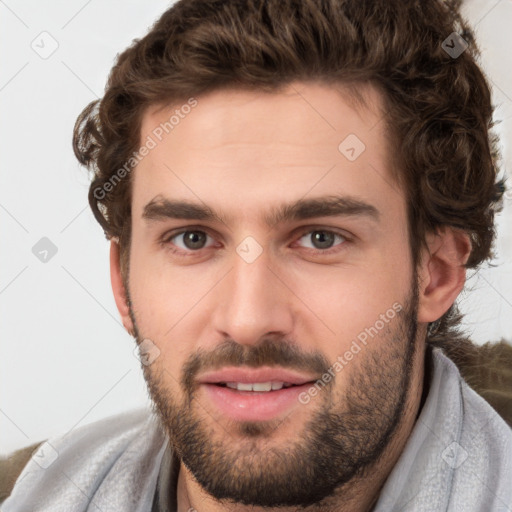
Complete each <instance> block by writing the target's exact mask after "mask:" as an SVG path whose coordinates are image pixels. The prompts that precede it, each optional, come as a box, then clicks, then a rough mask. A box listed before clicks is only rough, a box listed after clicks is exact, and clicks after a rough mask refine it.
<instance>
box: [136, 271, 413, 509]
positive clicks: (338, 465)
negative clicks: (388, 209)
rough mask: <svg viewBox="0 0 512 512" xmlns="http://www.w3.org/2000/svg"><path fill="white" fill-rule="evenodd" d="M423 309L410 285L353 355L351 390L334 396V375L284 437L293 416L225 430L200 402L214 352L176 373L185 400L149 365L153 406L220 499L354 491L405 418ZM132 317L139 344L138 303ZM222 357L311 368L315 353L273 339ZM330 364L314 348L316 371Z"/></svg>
mask: <svg viewBox="0 0 512 512" xmlns="http://www.w3.org/2000/svg"><path fill="white" fill-rule="evenodd" d="M413 282H416V281H415V280H414V281H413ZM417 307H418V291H417V288H416V287H412V290H411V293H410V296H409V298H408V300H407V302H406V304H405V307H404V308H403V309H402V310H401V311H400V312H398V313H397V315H396V317H395V318H394V319H393V321H392V322H390V324H388V326H387V327H386V328H384V329H383V331H382V332H381V333H380V334H379V336H378V337H375V338H373V339H372V341H371V343H370V344H368V345H367V346H364V347H362V348H361V351H360V353H358V354H357V355H356V356H355V357H354V359H356V358H357V360H358V361H357V366H356V365H354V369H355V370H356V371H352V372H351V375H350V378H349V379H348V385H347V387H346V389H344V390H341V391H340V390H337V391H338V392H337V393H336V389H335V386H334V383H335V380H336V379H334V380H333V381H331V383H332V384H333V385H331V386H326V387H325V388H324V389H323V390H322V391H323V392H322V393H320V394H319V395H318V396H316V397H315V398H314V399H312V401H311V402H310V403H309V404H307V405H301V404H298V406H300V407H311V409H312V411H313V412H312V413H311V418H310V419H309V420H308V421H307V422H306V423H305V425H304V426H303V427H302V429H301V430H296V431H294V432H296V437H295V438H294V439H290V440H289V441H287V442H286V443H284V444H283V443H281V444H280V445H279V444H275V443H272V439H271V436H272V433H273V432H277V431H278V429H279V428H280V427H282V426H284V425H286V423H287V421H288V419H285V420H284V421H283V420H280V421H269V422H243V423H242V422H239V423H229V424H228V428H223V427H222V426H220V425H216V424H215V421H214V420H213V418H212V417H211V416H210V415H209V414H207V413H206V412H205V410H204V409H205V407H203V406H202V405H201V404H200V403H199V401H198V400H197V396H196V391H197V383H196V382H195V380H194V377H195V376H196V374H197V373H198V372H199V371H202V370H204V367H205V362H206V361H210V360H209V359H208V356H209V354H205V353H196V354H191V356H190V357H189V358H188V359H187V362H186V363H185V365H184V366H183V368H182V374H181V376H180V378H179V383H180V389H179V393H180V394H181V396H183V397H184V399H183V400H182V401H181V403H180V402H179V401H178V400H176V399H174V398H173V397H174V396H176V394H177V393H176V391H175V390H174V391H173V390H171V389H169V388H168V387H167V386H168V385H167V383H170V384H171V385H173V384H174V386H175V387H176V384H175V383H176V380H177V379H175V378H173V377H171V376H170V375H169V374H168V372H167V371H166V370H165V369H163V368H161V367H158V366H156V365H154V364H153V365H150V366H144V365H143V366H142V368H143V372H144V377H145V380H146V383H147V386H148V391H149V394H150V397H151V399H152V401H153V408H154V411H155V413H156V414H157V416H158V417H159V419H160V421H161V424H162V427H163V428H164V429H165V431H166V433H167V435H168V437H169V440H170V443H171V446H172V447H173V449H174V450H175V451H176V453H177V454H178V456H179V458H180V460H181V462H182V463H183V464H184V465H185V466H186V467H187V468H188V470H189V471H190V472H191V473H192V474H193V476H194V478H195V479H196V480H197V481H198V483H199V484H200V485H201V486H202V487H203V488H204V490H205V491H206V492H207V493H208V494H210V495H211V496H213V497H214V498H216V499H217V500H219V501H220V500H226V501H228V502H234V503H238V504H243V505H252V506H260V507H309V506H312V505H315V504H320V503H322V502H326V500H328V499H329V498H332V497H334V496H335V495H339V494H340V492H343V491H344V490H348V489H350V485H351V483H353V482H354V481H356V480H357V479H358V478H360V477H362V476H363V475H364V474H365V472H366V471H368V469H369V468H371V466H372V465H373V464H374V463H375V462H376V461H377V460H378V459H379V457H380V456H381V454H382V453H383V451H384V450H385V448H386V447H387V446H388V444H389V443H390V440H391V439H392V437H393V434H394V433H395V432H396V431H397V429H398V427H399V426H400V424H401V420H402V416H403V412H404V407H405V403H406V400H407V397H408V394H409V390H410V387H411V377H412V370H413V361H414V358H415V353H416V350H417V340H416V334H417V327H418V326H417ZM130 314H131V317H132V321H133V324H134V328H135V335H136V339H137V340H138V342H140V341H141V340H142V339H143V336H141V335H140V332H139V330H138V327H137V326H136V323H135V316H134V314H133V311H132V309H131V305H130ZM370 345H371V346H370ZM262 354H263V356H262ZM215 356H216V358H215V361H216V362H219V361H221V360H222V361H225V362H226V364H228V363H229V364H233V363H234V362H235V361H237V362H238V363H240V364H248V365H251V366H256V365H255V364H254V363H255V362H256V361H260V362H261V361H262V360H264V361H265V362H270V361H273V362H274V364H280V365H281V366H284V367H295V368H297V367H303V368H304V366H307V364H308V361H309V360H310V357H311V356H309V355H304V353H303V352H300V353H298V352H296V349H295V348H293V347H292V346H291V345H290V344H287V343H286V342H285V341H280V342H276V341H275V340H273V339H265V340H263V341H262V343H261V344H260V345H257V346H256V345H255V346H250V347H247V346H245V347H242V346H240V345H239V344H236V343H235V342H233V341H231V342H226V343H225V344H223V346H222V351H220V352H219V351H218V352H215ZM294 358H295V359H294ZM363 358H364V359H363ZM283 359H284V360H285V361H286V362H283ZM293 362H297V364H295V365H294V364H292V363H293ZM354 362H355V361H354ZM325 364H328V361H326V360H325V357H323V356H322V355H321V354H317V357H316V359H315V358H312V359H311V365H313V366H310V369H311V370H315V373H316V372H318V370H319V365H325ZM349 364H350V365H352V364H353V362H351V363H349ZM331 365H332V362H331ZM324 369H325V370H327V368H324ZM347 370H350V369H349V368H344V369H343V370H342V371H344V372H345V371H347ZM290 416H292V417H293V411H292V412H291V415H290ZM290 421H291V419H290ZM287 428H289V425H288V427H287ZM299 428H300V427H299ZM229 429H230V431H229ZM289 437H291V435H290V436H289Z"/></svg>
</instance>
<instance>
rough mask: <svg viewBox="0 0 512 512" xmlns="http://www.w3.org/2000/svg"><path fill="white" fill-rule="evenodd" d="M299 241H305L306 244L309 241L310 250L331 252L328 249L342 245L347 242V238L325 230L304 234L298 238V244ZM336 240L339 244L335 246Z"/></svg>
mask: <svg viewBox="0 0 512 512" xmlns="http://www.w3.org/2000/svg"><path fill="white" fill-rule="evenodd" d="M301 240H305V241H306V243H307V242H308V241H309V242H310V243H311V245H310V247H309V248H311V249H314V250H317V251H320V252H331V251H330V249H332V248H333V247H336V246H337V245H343V243H344V242H346V241H347V238H346V237H345V236H343V235H341V234H340V233H336V232H335V231H329V230H327V229H315V230H312V231H308V232H307V233H305V234H304V235H303V236H301V237H300V238H299V240H298V241H299V242H300V241H301ZM337 240H338V241H339V242H340V243H338V244H336V245H335V242H336V241H337ZM306 247H307V246H306ZM335 250H336V249H335Z"/></svg>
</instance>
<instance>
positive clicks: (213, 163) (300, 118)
mask: <svg viewBox="0 0 512 512" xmlns="http://www.w3.org/2000/svg"><path fill="white" fill-rule="evenodd" d="M365 91H366V97H367V100H368V105H369V106H370V108H368V109H367V108H363V107H361V106H360V107H357V108H355V107H354V105H353V104H352V103H351V102H350V101H348V97H347V96H346V95H344V93H343V89H342V88H341V87H340V88H338V89H334V88H333V87H332V86H326V85H321V84H314V83H307V84H306V83H296V84H292V85H291V86H290V87H288V88H286V89H285V90H284V91H282V92H281V93H272V94H265V93H261V92H248V91H241V90H240V91H236V90H221V91H217V92H214V93H210V94H208V95H205V96H201V97H198V98H197V101H198V104H197V106H196V107H195V108H194V110H193V111H192V112H191V113H190V114H188V115H187V116H186V117H185V118H184V119H181V120H180V122H179V124H177V125H176V126H175V127H174V128H173V130H172V132H171V133H169V134H168V135H167V136H166V137H164V138H163V139H162V141H161V142H159V143H158V144H157V145H156V147H155V148H154V149H152V150H151V151H150V152H149V153H148V155H147V156H145V157H144V159H143V160H142V161H141V162H140V163H139V164H138V166H137V167H136V169H135V170H134V174H133V198H132V219H133V223H132V244H131V249H130V258H129V275H127V276H126V275H125V276H123V275H122V274H121V269H120V263H119V247H118V245H117V243H116V242H112V246H111V276H112V285H113V290H114V295H115V298H116V304H117V306H118V309H119V311H120V314H121V317H122V319H123V323H124V325H125V327H126V329H127V330H128V331H129V332H130V333H132V334H134V335H135V336H136V338H137V340H138V342H139V343H140V342H141V341H142V340H147V339H149V340H151V344H152V346H154V347H157V349H158V357H157V358H156V359H155V360H154V361H153V362H152V364H150V365H147V366H143V369H144V375H145V378H146V380H147V382H148V388H149V391H150V394H151V396H152V398H153V400H154V402H155V406H156V411H157V412H158V414H159V415H160V418H161V420H162V423H163V425H164V427H165V428H166V429H167V430H168V433H169V436H170V439H171V442H172V443H173V444H174V446H175V449H176V450H177V451H178V453H179V454H180V456H181V458H182V465H181V469H180V476H179V482H178V507H179V510H188V508H189V507H193V508H194V509H195V510H197V511H198V512H201V511H203V510H208V511H212V512H217V511H225V510H230V511H231V510H233V511H234V510H236V511H245V510H251V511H256V510H263V508H262V507H267V508H265V510H269V509H270V508H268V507H280V508H279V510H282V511H286V510H297V509H298V507H302V508H300V509H301V510H309V509H310V510H350V511H365V510H370V509H371V506H372V504H373V503H374V502H375V500H376V499H377V497H378V493H379V489H380V488H381V486H382V484H383V483H384V481H385V479H386V477H387V476H388V474H389V472H390V471H391V469H392V468H393V466H394V464H395V463H396V460H397V459H398V457H399V455H400V453H401V451H402V450H403V447H404V445H405V442H406V441H407V438H408V436H409V434H410V432H411V430H412V428H413V426H414V421H415V419H416V417H417V414H418V411H419V407H420V400H421V396H422V392H423V385H424V382H423V381H424V365H425V341H424V340H425V332H426V325H427V323H428V322H431V321H434V320H436V319H437V318H439V317H440V316H441V315H442V314H443V313H444V312H445V311H447V309H448V308H449V307H450V305H451V304H452V303H453V301H454V300H455V298H456V297H457V295H458V294H459V292H460V291H461V289H462V286H463V284H464V280H465V271H464V268H463V264H464V263H465V261H467V257H468V255H469V251H470V243H469V239H468V237H467V235H465V234H463V233H461V232H457V231H455V230H452V229H448V228H446V229H443V230H440V231H439V233H437V234H435V235H434V234H432V235H429V238H428V240H427V242H428V249H426V250H424V251H423V253H422V256H421V258H420V264H419V266H418V268H417V269H413V268H412V260H411V254H410V246H409V237H408V230H407V215H406V199H405V196H404V193H403V191H402V190H401V189H400V187H399V186H398V185H397V184H396V183H394V182H393V181H392V179H391V177H390V173H389V169H388V168H387V161H388V157H389V155H388V154H387V141H386V136H385V135H386V133H385V123H383V122H382V117H383V114H382V108H381V99H380V96H379V93H378V92H377V91H376V90H374V89H372V88H370V87H367V88H365ZM175 108H176V106H175V105H173V106H172V107H170V106H166V107H162V106H158V108H157V107H156V106H155V107H152V108H150V109H148V110H147V112H146V113H145V115H144V118H143V123H142V128H141V141H145V140H147V136H148V135H151V133H152V131H153V130H154V129H155V127H156V126H158V125H159V124H160V123H162V122H163V121H165V120H167V119H169V117H170V115H171V114H172V112H173V111H174V110H175ZM349 134H355V135H356V136H357V137H358V139H360V140H361V141H362V142H363V143H364V145H365V146H366V147H365V150H364V151H363V152H362V153H361V154H360V155H359V156H358V157H357V158H356V159H355V160H354V161H350V160H349V159H347V158H346V156H345V155H344V154H342V152H340V150H339V149H338V146H339V144H340V143H341V142H342V141H343V140H344V139H345V138H346V137H347V136H348V135H349ZM333 195H340V196H345V197H346V196H350V197H351V198H353V199H357V200H359V201H362V202H364V203H367V204H369V205H371V206H373V207H374V208H375V209H376V210H377V211H378V215H377V216H371V215H363V214H352V215H342V216H336V217H332V216H325V215H324V216H317V217H314V218H310V219H309V218H308V219H303V220H300V219H299V220H293V219H291V220H287V221H285V222H278V223H273V224H271V225H268V224H267V223H266V222H265V215H266V214H269V213H270V212H272V211H273V209H274V208H277V207H278V206H280V205H282V204H288V203H292V202H294V201H297V200H299V199H313V198H320V197H325V196H333ZM164 199H168V200H182V201H189V202H194V203H196V204H198V205H199V206H204V205H207V206H208V207H209V208H210V209H211V210H213V211H214V212H215V213H216V216H215V217H214V218H213V219H211V220H195V219H173V218H163V217H162V216H157V215H154V214H153V215H151V217H152V218H144V211H145V208H147V205H148V204H150V203H153V204H157V205H158V204H160V205H161V204H162V201H163V200H164ZM154 211H155V210H154V209H153V213H154ZM183 228H186V229H187V230H188V231H193V232H197V231H199V232H200V233H196V235H192V239H189V242H193V243H187V242H186V237H185V236H183V234H182V235H178V232H179V231H180V230H181V231H182V230H183ZM318 231H320V235H319V234H318ZM315 233H316V235H315ZM330 233H331V235H330ZM332 233H335V234H336V235H341V236H332ZM174 234H176V235H178V236H174V237H172V235H174ZM189 234H190V233H189ZM206 235H207V236H206ZM194 236H195V238H194ZM249 236H250V237H252V239H253V240H254V241H256V243H257V245H255V244H254V242H251V244H252V245H250V246H249V251H250V254H251V255H255V254H256V253H255V252H254V251H256V249H255V247H256V248H258V247H259V249H258V253H259V250H261V254H259V255H258V256H257V257H256V258H255V259H254V260H253V261H251V262H250V263H249V262H247V260H246V259H244V258H242V257H241V255H240V254H241V253H239V252H237V247H239V246H240V244H241V242H243V241H246V237H249ZM198 237H199V238H198ZM315 237H317V238H315ZM318 237H319V238H318ZM198 241H199V243H198ZM194 244H196V245H194ZM201 244H203V245H201ZM393 305H395V309H397V310H399V311H398V314H396V315H395V316H393V318H392V319H389V318H388V321H387V322H383V321H381V323H380V324H377V323H376V322H377V321H378V320H380V319H382V318H383V317H382V315H384V316H386V317H388V316H391V315H390V314H388V313H387V312H389V311H390V310H392V309H393ZM397 305H398V307H397ZM381 324H384V325H383V327H382V328H378V329H376V331H377V332H376V333H374V335H372V336H369V337H368V339H367V342H366V344H364V345H362V348H361V350H360V351H359V352H358V353H357V354H355V355H354V356H353V358H352V359H351V360H350V361H346V364H344V365H343V368H342V370H340V371H336V372H335V378H334V379H332V380H331V382H330V383H329V385H328V386H325V387H324V388H323V389H322V391H321V392H319V393H318V394H317V395H316V396H314V397H313V398H311V401H310V402H309V403H308V404H303V403H300V402H299V401H297V404H296V405H294V406H293V407H291V408H289V409H287V410H286V411H283V413H282V414H281V415H279V417H276V418H273V419H272V420H270V421H265V422H258V421H254V422H239V421H231V420H229V419H228V418H226V417H225V416H223V414H222V413H221V412H220V411H219V410H218V409H217V408H216V407H215V406H214V405H213V404H212V403H211V402H210V401H209V400H208V398H207V395H206V393H205V391H204V389H203V388H202V387H201V386H199V385H198V383H197V378H199V376H200V375H201V372H204V371H205V370H206V369H211V368H221V367H222V366H223V365H224V364H225V365H228V363H229V364H230V365H233V364H235V363H238V366H244V365H245V366H244V367H249V366H252V367H257V366H258V365H260V364H261V363H262V362H263V363H265V364H267V365H268V366H279V367H282V368H294V367H295V368H297V367H299V363H301V364H302V367H301V368H302V371H303V372H306V373H308V374H309V375H314V376H321V374H322V373H321V371H320V370H321V369H322V368H324V369H326V368H328V367H332V365H333V364H334V363H335V362H336V361H337V360H338V357H339V356H343V355H344V354H345V353H346V352H347V351H348V350H350V349H351V346H353V345H352V343H353V341H354V340H356V339H358V338H357V337H358V335H361V333H363V332H366V331H365V329H369V328H370V327H372V326H376V325H379V326H380V325H381ZM360 345H361V343H360ZM322 365H323V366H322ZM307 370H309V372H308V371H307ZM315 504H316V505H315Z"/></svg>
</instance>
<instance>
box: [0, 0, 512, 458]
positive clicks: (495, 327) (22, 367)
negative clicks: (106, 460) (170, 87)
mask: <svg viewBox="0 0 512 512" xmlns="http://www.w3.org/2000/svg"><path fill="white" fill-rule="evenodd" d="M168 5H169V2H167V1H162V0H153V1H152V2H146V1H142V0H138V1H135V0H131V1H126V0H123V1H120V0H108V1H100V0H89V1H88V2H87V1H84V0H73V1H70V0H67V1H64V0H61V1H57V0H51V1H50V0H46V1H45V2H41V1H36V0H30V1H29V0H23V1H22V0H0V34H1V36H0V38H1V41H0V54H1V58H2V60H1V62H2V65H1V66H0V104H1V122H0V130H1V132H0V145H1V146H0V148H1V149H0V158H1V174H0V180H1V182H0V222H1V227H2V231H1V235H2V239H1V241H2V243H1V245H0V312H1V317H0V318H1V321H0V343H1V346H0V349H1V357H0V454H6V453H8V452H10V451H12V450H14V449H16V448H18V447H22V446H26V445H28V444H31V443H34V442H37V441H41V440H44V439H47V438H48V437H50V436H53V435H57V434H61V433H65V432H67V431H69V430H70V429H72V428H75V427H76V426H78V425H83V424H86V423H89V422H92V421H95V420H97V419H100V418H102V417H105V416H109V415H112V414H115V413H117V412H121V411H124V410H126V409H130V408H132V407H137V406H141V405H147V404H148V398H147V393H146V387H145V383H144V380H143V378H142V373H141V370H140V368H139V362H138V360H137V359H136V357H135V355H134V347H135V343H134V341H133V340H132V338H131V337H130V336H128V334H126V333H125V331H124V330H123V328H122V325H121V323H120V321H119V319H118V314H117V310H116V308H115V304H114V300H113V298H112V292H111V289H110V278H109V269H108V243H107V241H106V240H105V238H104V237H103V233H102V231H101V229H100V227H99V225H98V224H96V222H95V220H94V219H93V216H92V214H91V213H90V211H89V209H88V205H87V189H88V176H87V172H86V171H85V170H84V169H81V168H80V167H79V166H78V163H77V162H76V160H75V158H74V155H73V153H72V149H71V135H72V129H73V124H74V121H75V119H76V117H77V115H78V114H79V113H80V111H81V110H82V108H83V107H85V105H86V104H87V103H89V102H90V101H91V100H93V99H94V98H96V97H101V95H102V91H103V88H104V85H105V81H106V77H107V75H108V72H109V70H110V68H111V66H112V64H113V61H114V58H115V56H116V53H118V52H120V51H122V50H123V49H124V48H125V47H126V46H128V45H129V44H130V43H131V41H132V40H133V39H134V38H136V37H141V36H143V35H144V34H145V33H146V31H147V29H148V27H149V26H150V25H151V24H152V23H153V22H154V21H155V20H156V19H157V18H158V17H159V15H160V14H161V13H163V12H164V10H165V9H166V8H167V7H168ZM465 12H466V14H467V17H468V19H469V20H470V21H471V22H472V23H473V24H476V34H477V40H478V41H479V43H480V46H481V49H482V53H483V67H484V70H485V71H486V73H487V74H488V77H489V79H490V80H491V82H492V87H493V95H494V103H495V104H497V105H498V110H497V112H496V118H497V119H501V120H502V123H501V125H500V128H499V133H500V134H501V136H502V145H503V154H504V157H505V159H504V160H505V161H504V162H503V168H504V169H508V171H510V169H511V168H512V165H511V163H512V158H511V157H512V144H511V142H512V99H511V98H512V75H511V72H512V71H511V70H512V56H511V53H512V52H511V50H510V48H512V35H511V32H510V26H512V2H511V1H510V0H500V1H497V0H485V1H484V0H479V1H476V0H472V1H470V3H469V4H468V5H467V6H466V10H465ZM42 32H47V33H48V34H50V35H49V36H48V35H40V34H41V33H42ZM447 35H448V34H447ZM42 38H44V48H45V49H46V51H48V50H49V49H51V45H52V44H54V45H56V44H57V43H58V48H57V49H56V51H55V52H54V53H53V54H52V55H51V56H49V57H48V58H46V59H43V58H41V57H40V56H39V55H38V53H36V51H34V49H33V48H32V46H31V45H33V46H35V45H39V47H40V48H41V47H42V45H43V43H41V40H42ZM52 41H56V43H55V42H52ZM40 51H43V48H41V49H40ZM511 218H512V195H509V198H508V199H507V201H506V207H505V211H504V212H503V214H502V215H501V216H500V218H499V230H498V233H499V240H498V245H497V250H498V251H497V252H498V258H497V260H496V261H495V264H496V265H497V266H496V267H495V268H491V269H483V270H481V271H479V272H478V273H474V272H470V273H469V276H470V278H469V280H468V284H467V289H466V291H465V292H464V293H463V294H462V295H461V308H462V309H463V311H465V312H466V313H467V317H466V321H465V326H466V328H467V329H468V331H469V332H470V333H472V335H473V337H474V339H475V340H477V341H478V342H484V341H488V340H496V339H499V338H500V337H506V338H507V339H508V340H512V229H510V226H511ZM42 237H48V238H49V239H50V240H51V241H52V242H53V244H55V246H56V247H57V250H58V252H57V253H56V255H55V256H54V257H53V258H51V259H50V260H49V261H48V262H46V263H43V262H41V261H40V260H39V259H37V258H36V256H35V255H34V254H33V253H32V247H33V246H34V245H35V244H36V243H37V242H38V241H39V240H40V239H41V238H42ZM468 292H469V293H468Z"/></svg>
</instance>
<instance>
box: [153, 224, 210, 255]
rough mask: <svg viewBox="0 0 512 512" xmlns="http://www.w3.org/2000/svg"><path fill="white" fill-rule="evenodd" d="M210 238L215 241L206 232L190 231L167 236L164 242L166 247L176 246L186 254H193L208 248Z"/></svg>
mask: <svg viewBox="0 0 512 512" xmlns="http://www.w3.org/2000/svg"><path fill="white" fill-rule="evenodd" d="M208 238H210V239H211V240H212V241H213V238H212V237H210V235H208V234H207V233H205V232H204V231H201V230H192V229H190V230H185V231H180V232H179V233H172V234H170V235H167V236H165V237H164V239H163V240H162V241H163V243H164V244H165V245H174V246H176V247H177V248H178V249H181V250H182V251H184V252H191V251H192V252H193V251H198V250H200V249H204V248H205V247H207V246H206V241H207V239H208Z"/></svg>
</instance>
